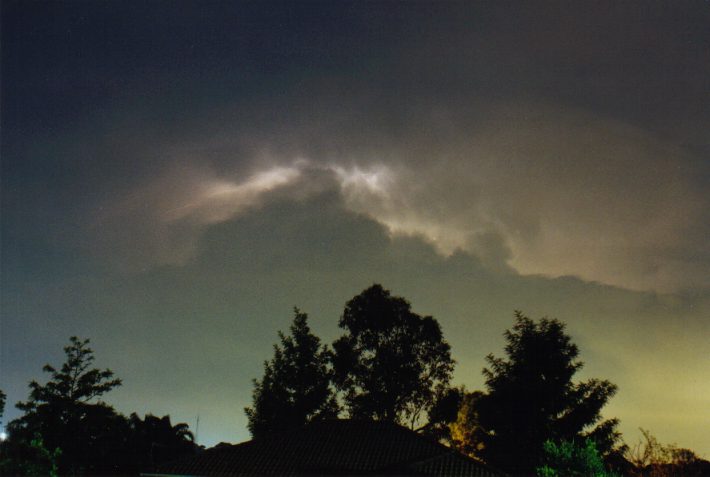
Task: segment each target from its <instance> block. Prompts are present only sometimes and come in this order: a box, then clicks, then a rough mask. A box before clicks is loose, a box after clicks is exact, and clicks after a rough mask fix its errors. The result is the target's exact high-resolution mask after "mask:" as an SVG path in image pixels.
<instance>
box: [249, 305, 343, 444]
mask: <svg viewBox="0 0 710 477" xmlns="http://www.w3.org/2000/svg"><path fill="white" fill-rule="evenodd" d="M294 313H295V317H294V320H293V324H292V325H291V328H290V330H291V335H290V336H285V335H284V334H283V333H282V332H279V339H280V341H281V345H278V344H277V345H274V357H273V358H272V359H271V361H265V362H264V376H263V377H262V378H261V380H257V379H255V380H254V391H253V396H252V402H253V404H252V407H247V408H245V409H244V411H245V412H246V415H247V418H248V420H249V422H248V427H249V431H250V432H251V434H252V436H253V437H259V436H261V435H263V434H266V433H269V432H274V431H279V430H285V429H292V428H296V427H300V426H303V425H304V424H306V423H308V422H310V421H312V420H314V419H320V418H323V417H335V416H337V413H338V407H337V402H336V399H335V395H334V393H333V390H332V389H331V385H330V374H329V371H328V361H329V352H328V349H327V347H326V346H322V345H321V343H320V339H319V338H318V337H317V336H315V335H314V334H313V333H311V330H310V328H309V326H308V316H307V315H306V314H305V313H301V312H300V311H299V310H298V309H295V310H294Z"/></svg>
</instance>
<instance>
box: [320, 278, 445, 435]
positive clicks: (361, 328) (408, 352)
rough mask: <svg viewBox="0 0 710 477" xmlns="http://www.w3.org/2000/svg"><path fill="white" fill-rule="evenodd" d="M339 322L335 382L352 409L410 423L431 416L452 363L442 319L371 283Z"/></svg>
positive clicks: (352, 413)
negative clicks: (417, 310)
mask: <svg viewBox="0 0 710 477" xmlns="http://www.w3.org/2000/svg"><path fill="white" fill-rule="evenodd" d="M339 325H340V327H341V328H343V329H344V330H345V334H344V335H343V336H342V337H340V338H339V339H338V340H336V341H335V343H333V349H334V360H333V364H334V371H335V384H336V386H337V387H338V389H339V390H340V391H342V393H343V400H344V403H345V407H346V409H347V411H348V414H349V415H350V416H352V417H355V418H372V419H381V420H388V421H394V422H399V423H404V424H408V425H409V426H410V427H415V426H416V425H417V423H419V422H421V421H422V420H423V419H424V418H425V417H427V415H428V414H429V412H430V411H432V409H433V408H434V405H435V403H436V401H437V399H436V398H437V393H438V394H440V395H441V394H443V393H444V392H445V391H444V390H445V388H446V387H447V386H448V384H449V381H450V380H451V374H452V372H453V368H454V360H453V359H452V358H451V352H450V347H449V344H448V343H447V342H446V341H445V340H444V337H443V334H442V332H441V327H440V326H439V323H438V322H437V321H436V320H435V319H434V318H432V317H431V316H425V317H422V316H420V315H418V314H416V313H414V312H412V310H411V306H410V304H409V302H407V301H406V300H405V299H404V298H400V297H395V296H392V295H390V292H389V291H388V290H385V289H384V288H382V286H380V285H373V286H372V287H370V288H368V289H366V290H365V291H363V292H362V293H360V294H359V295H357V296H356V297H354V298H353V299H352V300H350V301H349V302H348V303H347V304H346V305H345V311H344V312H343V315H342V317H341V319H340V322H339Z"/></svg>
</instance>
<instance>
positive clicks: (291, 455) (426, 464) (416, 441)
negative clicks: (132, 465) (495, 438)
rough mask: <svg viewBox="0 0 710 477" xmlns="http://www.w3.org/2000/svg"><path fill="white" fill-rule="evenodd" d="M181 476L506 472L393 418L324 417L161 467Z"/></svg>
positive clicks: (159, 470) (465, 475)
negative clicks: (323, 418) (394, 421)
mask: <svg viewBox="0 0 710 477" xmlns="http://www.w3.org/2000/svg"><path fill="white" fill-rule="evenodd" d="M145 475H180V476H226V475H232V476H256V475H262V476H267V475H269V476H271V475H280V476H289V475H292V476H298V475H399V476H404V475H428V476H452V477H453V476H456V477H469V476H499V475H502V474H501V473H499V472H497V471H495V470H493V469H491V468H489V467H487V466H486V465H484V464H482V463H481V462H478V461H476V460H474V459H471V458H469V457H467V456H465V455H463V454H461V453H459V452H457V451H456V450H453V449H451V448H449V447H446V446H444V445H442V444H440V443H439V442H437V441H435V440H434V439H432V438H429V437H427V436H423V435H421V434H418V433H416V432H414V431H412V430H409V429H407V428H405V427H402V426H399V425H397V424H393V423H387V422H377V421H364V420H363V421H360V420H348V419H334V420H324V421H319V422H314V423H311V424H309V425H307V426H305V427H303V428H300V429H296V430H292V431H286V432H279V433H274V434H271V435H269V436H265V437H261V438H258V439H254V440H251V441H248V442H244V443H241V444H236V445H219V446H217V447H213V448H211V449H207V450H206V451H203V452H201V453H200V454H198V455H196V456H193V457H190V458H188V459H185V460H182V461H179V462H175V463H171V464H166V465H162V466H159V467H158V468H157V469H156V470H155V472H154V473H153V474H145Z"/></svg>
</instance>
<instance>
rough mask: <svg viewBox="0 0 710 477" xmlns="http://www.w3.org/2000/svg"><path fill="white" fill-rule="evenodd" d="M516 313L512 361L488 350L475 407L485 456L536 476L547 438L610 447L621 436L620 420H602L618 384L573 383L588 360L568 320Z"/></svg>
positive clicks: (509, 355) (508, 347) (511, 338)
mask: <svg viewBox="0 0 710 477" xmlns="http://www.w3.org/2000/svg"><path fill="white" fill-rule="evenodd" d="M515 317H516V323H515V325H514V326H513V328H512V330H507V331H506V332H505V339H506V341H507V345H506V346H505V352H506V354H507V359H503V358H496V357H495V356H493V355H488V357H487V358H486V359H487V361H488V364H489V366H490V368H486V369H484V370H483V373H484V376H485V378H486V387H487V391H488V392H487V393H486V394H485V395H483V396H481V397H480V399H479V400H478V402H477V405H476V407H477V411H478V413H477V415H478V422H479V425H480V428H481V431H482V432H481V434H480V435H481V438H482V451H481V456H482V457H483V458H484V459H485V460H486V461H487V462H489V463H490V464H492V465H495V466H498V467H499V468H501V469H503V470H506V471H508V472H510V473H514V474H527V475H530V474H532V473H534V471H535V468H536V466H538V465H539V464H540V463H541V460H542V456H543V445H544V443H545V441H547V440H554V441H556V442H559V441H563V440H566V441H572V440H576V441H581V440H582V439H584V438H586V437H589V438H590V439H592V440H593V441H594V442H595V445H596V446H597V447H598V448H599V450H600V451H601V452H602V453H604V452H608V451H609V450H610V449H611V448H612V447H613V446H614V444H615V443H616V441H617V440H618V439H619V437H620V434H619V433H618V432H617V431H616V425H617V423H618V421H617V420H616V419H611V420H607V421H603V422H600V421H601V416H600V411H601V408H602V407H603V406H604V405H605V404H606V402H607V401H608V400H609V398H611V397H612V396H613V395H614V394H615V393H616V389H617V388H616V386H615V385H614V384H612V383H610V382H609V381H606V380H598V379H591V380H588V381H584V382H580V383H573V382H572V378H573V376H574V374H575V373H576V372H577V371H578V370H579V369H580V368H581V367H582V366H583V363H582V362H581V361H578V360H577V357H578V355H579V350H578V348H577V346H576V345H575V344H573V343H572V341H571V338H570V336H569V335H567V334H566V333H565V329H564V328H565V325H564V324H563V323H561V322H559V321H557V320H550V319H545V318H543V319H542V320H540V321H538V322H535V321H533V320H531V319H530V318H528V317H526V316H525V315H523V314H522V313H521V312H516V313H515Z"/></svg>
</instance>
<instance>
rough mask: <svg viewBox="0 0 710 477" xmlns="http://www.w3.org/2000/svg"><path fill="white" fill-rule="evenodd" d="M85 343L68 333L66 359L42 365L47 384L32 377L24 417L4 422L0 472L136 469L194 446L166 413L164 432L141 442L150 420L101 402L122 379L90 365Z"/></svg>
mask: <svg viewBox="0 0 710 477" xmlns="http://www.w3.org/2000/svg"><path fill="white" fill-rule="evenodd" d="M88 345H89V340H80V339H79V338H77V337H74V336H73V337H71V338H70V344H69V346H67V347H65V348H64V352H65V355H66V361H65V362H64V364H62V366H61V367H60V368H59V369H57V368H55V367H54V366H50V365H46V366H44V371H45V372H47V373H50V376H51V377H50V379H49V380H48V381H47V382H46V383H45V384H39V383H38V382H37V381H32V382H30V385H29V386H30V394H29V397H28V399H27V401H24V402H20V403H18V404H17V408H18V409H20V410H22V411H24V414H23V415H22V416H21V417H19V418H17V419H15V420H13V421H11V422H10V423H9V424H8V426H7V430H8V434H9V437H8V439H7V440H6V441H5V442H3V443H2V447H1V448H0V451H1V454H0V471H2V473H3V474H4V475H42V474H50V475H51V474H57V473H59V474H71V475H98V474H119V473H120V474H129V473H134V474H137V473H139V472H140V471H144V470H147V469H149V468H150V466H152V465H154V464H156V463H158V462H160V459H161V458H162V459H165V460H167V459H171V458H175V457H178V456H181V455H185V454H186V453H192V452H194V451H195V448H196V446H195V444H194V443H193V442H192V441H193V439H192V435H191V434H190V433H189V432H186V428H187V426H186V425H184V424H179V425H177V426H175V427H172V426H171V425H170V420H169V418H168V417H167V416H166V417H165V418H163V419H162V421H161V422H162V424H163V433H162V434H160V435H156V434H155V433H153V434H151V435H150V437H149V438H147V439H146V438H143V436H145V434H146V433H145V432H144V428H145V426H146V424H147V423H149V422H150V421H151V419H155V418H152V416H146V419H145V421H140V419H138V418H137V416H135V415H133V416H131V419H130V420H129V419H126V418H125V417H124V416H123V415H121V414H119V413H117V412H116V411H115V410H114V409H113V407H111V406H110V405H108V404H106V403H105V402H103V401H101V400H100V398H101V397H102V396H103V395H104V394H105V393H107V392H109V391H110V390H111V389H113V388H115V387H116V386H119V385H120V384H121V380H120V379H117V378H115V377H114V375H113V372H112V371H111V370H109V369H104V370H100V369H97V368H92V367H91V365H92V363H93V361H94V354H93V350H92V349H91V348H90V347H89V346H88ZM156 449H161V450H160V451H158V452H156ZM165 449H168V451H165ZM160 453H162V454H160ZM158 454H160V455H158Z"/></svg>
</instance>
